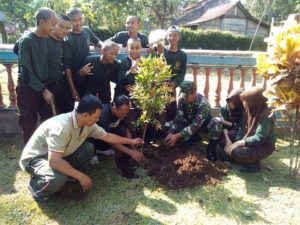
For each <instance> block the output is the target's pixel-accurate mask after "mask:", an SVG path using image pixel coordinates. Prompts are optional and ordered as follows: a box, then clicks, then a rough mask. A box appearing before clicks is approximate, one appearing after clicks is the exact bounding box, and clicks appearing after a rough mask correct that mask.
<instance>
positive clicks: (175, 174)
mask: <svg viewBox="0 0 300 225" xmlns="http://www.w3.org/2000/svg"><path fill="white" fill-rule="evenodd" d="M145 154H146V160H145V163H144V168H145V169H146V170H147V171H148V175H149V176H153V177H154V179H155V180H157V181H158V182H159V183H160V184H162V185H163V186H165V187H167V188H170V189H178V188H184V187H190V186H194V185H204V184H206V185H216V184H218V183H220V182H221V177H222V176H224V175H226V174H227V173H228V167H227V166H226V164H224V163H222V162H219V161H218V162H216V163H212V162H210V161H208V160H207V159H206V158H205V156H203V155H200V154H199V153H198V152H196V151H195V150H192V149H191V148H180V149H179V148H175V149H165V148H164V147H163V146H159V147H158V148H156V149H155V148H153V149H152V150H151V151H149V152H148V153H145Z"/></svg>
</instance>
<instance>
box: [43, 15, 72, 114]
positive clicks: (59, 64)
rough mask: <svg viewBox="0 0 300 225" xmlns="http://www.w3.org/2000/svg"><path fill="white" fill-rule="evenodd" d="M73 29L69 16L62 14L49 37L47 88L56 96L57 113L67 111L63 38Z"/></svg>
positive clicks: (64, 44)
mask: <svg viewBox="0 0 300 225" xmlns="http://www.w3.org/2000/svg"><path fill="white" fill-rule="evenodd" d="M70 29H71V20H70V18H69V17H68V16H65V15H60V16H59V17H58V22H57V24H56V26H55V29H54V31H53V33H52V34H50V36H49V37H48V38H47V50H48V74H49V76H48V81H47V88H48V90H49V91H50V92H51V93H52V94H53V96H54V102H55V106H56V109H57V113H64V112H67V109H65V102H66V99H65V92H64V67H63V57H64V53H65V47H66V42H65V41H64V40H63V39H64V38H65V37H66V36H67V35H68V33H69V32H70Z"/></svg>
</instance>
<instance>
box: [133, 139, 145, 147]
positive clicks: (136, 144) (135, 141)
mask: <svg viewBox="0 0 300 225" xmlns="http://www.w3.org/2000/svg"><path fill="white" fill-rule="evenodd" d="M131 140H132V144H131V145H134V146H140V145H141V144H143V143H144V141H143V140H142V139H141V138H135V139H131Z"/></svg>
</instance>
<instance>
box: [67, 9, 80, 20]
mask: <svg viewBox="0 0 300 225" xmlns="http://www.w3.org/2000/svg"><path fill="white" fill-rule="evenodd" d="M77 14H81V10H80V9H78V8H72V9H70V10H69V11H68V12H67V16H68V17H70V18H71V19H72V17H73V16H75V15H77Z"/></svg>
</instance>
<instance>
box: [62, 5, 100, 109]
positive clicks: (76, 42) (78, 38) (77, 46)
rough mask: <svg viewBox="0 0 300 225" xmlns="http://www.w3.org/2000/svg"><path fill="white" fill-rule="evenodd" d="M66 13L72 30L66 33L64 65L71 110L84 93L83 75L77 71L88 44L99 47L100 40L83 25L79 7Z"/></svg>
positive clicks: (88, 49)
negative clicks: (66, 52)
mask: <svg viewBox="0 0 300 225" xmlns="http://www.w3.org/2000/svg"><path fill="white" fill-rule="evenodd" d="M67 15H68V16H69V17H70V19H71V22H72V31H71V32H70V33H69V35H68V41H67V44H68V49H69V54H67V55H68V57H67V58H66V61H65V67H66V79H67V81H68V84H69V88H70V91H71V96H72V99H73V102H71V104H70V107H71V109H70V110H72V109H73V104H74V101H77V100H78V99H79V97H81V96H82V95H83V93H84V77H81V76H80V75H79V74H78V71H79V70H80V68H82V67H83V66H84V65H85V64H84V60H85V58H86V57H87V56H88V55H89V53H90V45H92V44H93V45H94V46H97V47H100V48H101V46H102V42H101V41H100V40H99V39H98V38H97V37H96V35H95V34H94V33H93V32H92V31H91V30H89V29H88V28H87V27H83V23H84V18H83V16H82V14H81V11H80V10H79V9H77V8H73V9H71V10H70V11H69V12H68V13H67ZM70 101H72V100H70Z"/></svg>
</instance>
